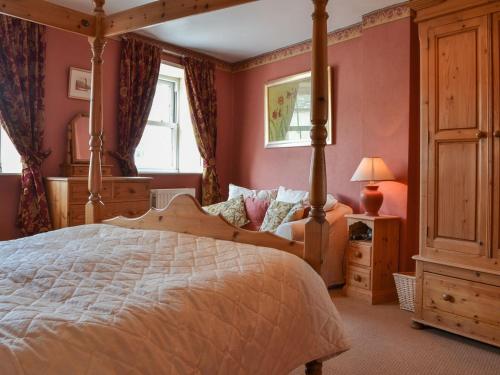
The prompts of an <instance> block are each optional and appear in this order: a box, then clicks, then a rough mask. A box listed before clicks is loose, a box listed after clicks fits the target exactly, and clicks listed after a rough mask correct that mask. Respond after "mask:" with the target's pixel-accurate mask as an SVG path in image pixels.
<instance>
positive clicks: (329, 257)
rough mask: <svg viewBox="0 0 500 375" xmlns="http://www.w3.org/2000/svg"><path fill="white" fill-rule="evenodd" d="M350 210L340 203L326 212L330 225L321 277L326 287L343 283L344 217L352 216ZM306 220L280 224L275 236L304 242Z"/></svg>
mask: <svg viewBox="0 0 500 375" xmlns="http://www.w3.org/2000/svg"><path fill="white" fill-rule="evenodd" d="M352 212H353V211H352V208H351V207H349V206H346V205H345V204H342V203H337V204H336V205H335V207H334V208H333V209H332V210H330V211H327V212H326V220H327V221H328V223H329V224H330V236H329V250H328V251H327V253H326V254H325V255H324V258H323V262H324V263H323V270H324V271H323V273H322V275H321V276H322V277H323V280H324V281H325V283H326V285H327V286H335V285H341V284H344V282H345V275H344V256H345V253H346V249H347V242H348V237H349V231H348V228H347V219H346V218H345V215H347V214H352ZM307 220H308V219H302V220H298V221H292V222H290V223H285V224H281V225H280V226H279V227H278V229H276V232H275V234H277V235H278V236H281V237H284V238H287V239H289V240H295V241H304V228H305V223H306V221H307Z"/></svg>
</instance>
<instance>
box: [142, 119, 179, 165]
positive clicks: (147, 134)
mask: <svg viewBox="0 0 500 375" xmlns="http://www.w3.org/2000/svg"><path fill="white" fill-rule="evenodd" d="M175 146H176V137H175V130H174V129H172V128H169V127H167V126H156V125H147V126H146V128H145V129H144V134H143V135H142V139H141V142H140V143H139V146H138V147H137V150H136V151H135V163H136V165H137V168H138V169H139V170H142V171H144V170H145V171H167V170H170V171H172V170H175V169H176V165H175V164H176V163H175V158H176V150H175V148H176V147H175Z"/></svg>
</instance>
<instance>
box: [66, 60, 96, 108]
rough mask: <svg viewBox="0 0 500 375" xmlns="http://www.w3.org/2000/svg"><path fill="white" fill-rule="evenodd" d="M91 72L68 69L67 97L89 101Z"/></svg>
mask: <svg viewBox="0 0 500 375" xmlns="http://www.w3.org/2000/svg"><path fill="white" fill-rule="evenodd" d="M91 83H92V72H91V71H90V70H85V69H79V68H69V87H68V97H70V98H72V99H82V100H90V89H91Z"/></svg>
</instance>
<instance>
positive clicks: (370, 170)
mask: <svg viewBox="0 0 500 375" xmlns="http://www.w3.org/2000/svg"><path fill="white" fill-rule="evenodd" d="M392 180H394V175H393V174H392V172H391V171H390V169H389V167H387V164H385V162H384V161H383V160H382V158H378V157H370V158H363V159H362V160H361V163H359V166H358V168H357V169H356V171H355V172H354V174H353V175H352V178H351V181H368V182H369V184H368V185H366V186H365V188H364V189H363V191H362V192H361V203H362V204H363V206H364V207H365V210H366V212H365V214H366V215H368V216H378V210H379V209H380V207H381V206H382V202H383V201H384V196H383V194H382V193H381V192H380V191H378V186H377V185H375V181H392Z"/></svg>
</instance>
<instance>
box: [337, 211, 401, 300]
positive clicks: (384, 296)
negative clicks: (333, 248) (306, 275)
mask: <svg viewBox="0 0 500 375" xmlns="http://www.w3.org/2000/svg"><path fill="white" fill-rule="evenodd" d="M346 218H347V225H348V227H349V238H351V234H352V231H353V225H354V224H356V223H358V222H361V223H363V224H365V225H366V227H365V228H370V229H371V231H372V233H371V239H369V238H368V239H366V240H365V239H362V240H354V239H350V240H349V245H348V249H347V256H346V264H347V272H346V273H347V277H346V284H345V286H344V293H345V294H346V295H347V296H353V297H360V298H362V299H364V300H366V301H368V302H370V303H371V304H377V303H384V302H390V301H394V300H396V299H397V293H396V288H395V285H394V279H393V276H392V274H393V273H394V272H397V271H398V264H399V217H397V216H376V217H373V216H366V215H346ZM357 225H359V224H357Z"/></svg>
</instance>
